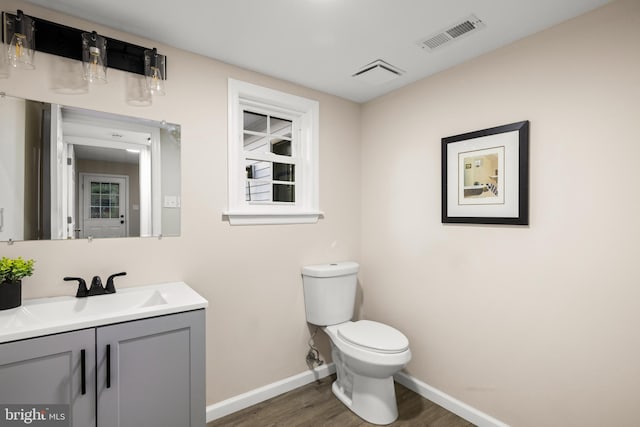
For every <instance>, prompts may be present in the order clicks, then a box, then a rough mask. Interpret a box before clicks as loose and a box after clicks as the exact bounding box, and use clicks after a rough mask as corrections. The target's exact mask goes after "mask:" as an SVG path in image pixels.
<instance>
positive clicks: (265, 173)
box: [246, 159, 271, 180]
mask: <svg viewBox="0 0 640 427" xmlns="http://www.w3.org/2000/svg"><path fill="white" fill-rule="evenodd" d="M246 171H247V178H249V179H265V180H270V179H271V162H263V161H260V160H250V159H249V160H247V166H246Z"/></svg>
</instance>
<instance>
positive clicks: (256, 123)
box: [242, 111, 267, 133]
mask: <svg viewBox="0 0 640 427" xmlns="http://www.w3.org/2000/svg"><path fill="white" fill-rule="evenodd" d="M242 128H243V129H244V130H250V131H254V132H263V133H266V132H267V116H265V115H264V114H257V113H252V112H250V111H245V112H244V114H243V126H242Z"/></svg>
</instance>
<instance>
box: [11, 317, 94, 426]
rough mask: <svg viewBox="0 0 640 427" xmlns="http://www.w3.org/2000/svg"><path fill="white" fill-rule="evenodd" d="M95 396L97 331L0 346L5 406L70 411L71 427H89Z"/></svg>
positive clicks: (33, 339) (76, 332) (92, 422)
mask: <svg viewBox="0 0 640 427" xmlns="http://www.w3.org/2000/svg"><path fill="white" fill-rule="evenodd" d="M83 358H84V371H83ZM83 374H84V375H83ZM83 378H84V386H85V387H84V390H83V387H82V384H83ZM95 393H96V386H95V330H94V329H84V330H80V331H75V332H69V333H64V334H57V335H49V336H45V337H39V338H32V339H27V340H22V341H14V342H10V343H6V344H0V403H1V404H3V405H69V410H70V412H71V414H70V415H71V420H72V425H73V426H74V427H90V426H95V425H96V419H95V412H96V406H95V405H96V400H95V395H96V394H95Z"/></svg>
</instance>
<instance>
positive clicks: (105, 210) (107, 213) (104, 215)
mask: <svg viewBox="0 0 640 427" xmlns="http://www.w3.org/2000/svg"><path fill="white" fill-rule="evenodd" d="M110 215H111V212H110V209H109V208H102V209H101V210H100V218H109V216H110Z"/></svg>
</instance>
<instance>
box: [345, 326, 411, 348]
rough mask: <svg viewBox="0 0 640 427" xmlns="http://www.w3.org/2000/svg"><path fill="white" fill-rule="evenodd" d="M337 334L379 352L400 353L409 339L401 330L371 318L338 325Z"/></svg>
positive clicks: (407, 346)
mask: <svg viewBox="0 0 640 427" xmlns="http://www.w3.org/2000/svg"><path fill="white" fill-rule="evenodd" d="M338 336H340V338H342V339H343V340H345V341H348V342H349V343H351V344H353V345H356V346H359V347H364V348H365V349H367V350H371V351H377V352H379V353H401V352H403V351H405V350H407V349H408V348H409V340H408V339H407V337H406V336H404V334H403V333H402V332H400V331H398V330H397V329H394V328H392V327H391V326H389V325H385V324H383V323H378V322H373V321H371V320H359V321H357V322H349V323H347V324H345V325H343V326H340V328H339V329H338Z"/></svg>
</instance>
